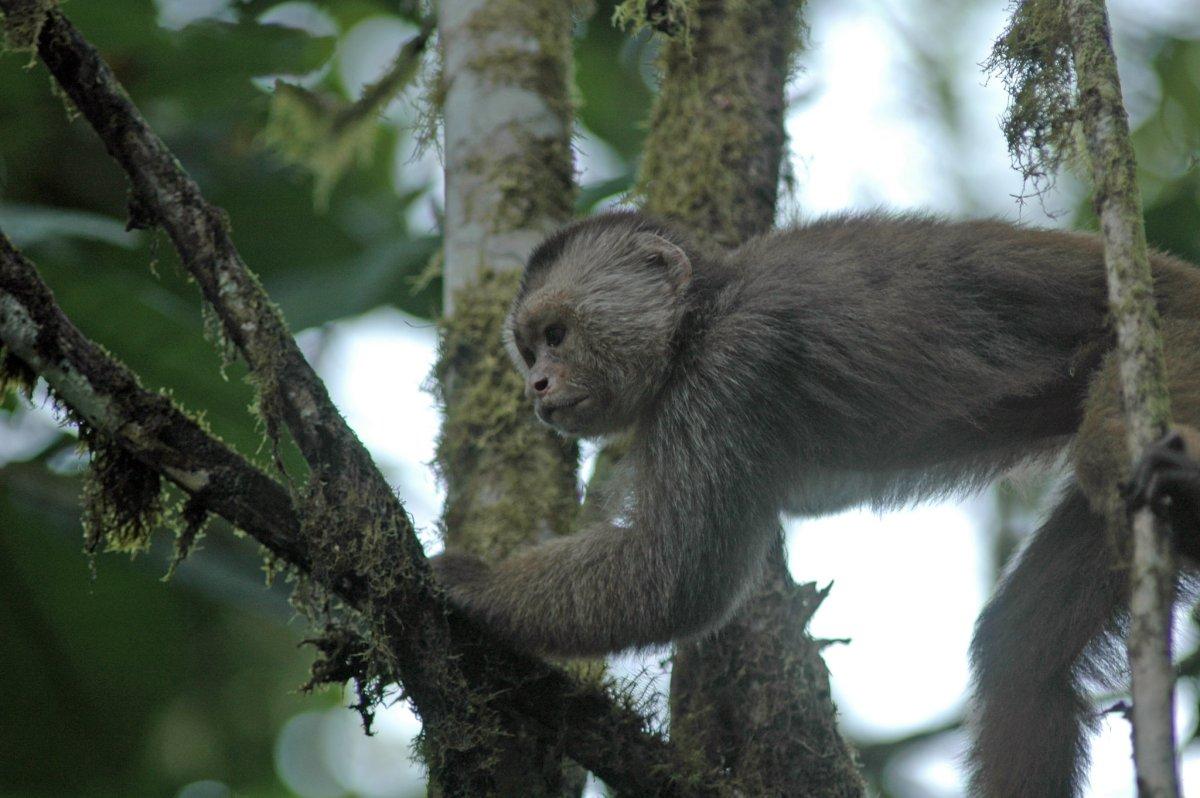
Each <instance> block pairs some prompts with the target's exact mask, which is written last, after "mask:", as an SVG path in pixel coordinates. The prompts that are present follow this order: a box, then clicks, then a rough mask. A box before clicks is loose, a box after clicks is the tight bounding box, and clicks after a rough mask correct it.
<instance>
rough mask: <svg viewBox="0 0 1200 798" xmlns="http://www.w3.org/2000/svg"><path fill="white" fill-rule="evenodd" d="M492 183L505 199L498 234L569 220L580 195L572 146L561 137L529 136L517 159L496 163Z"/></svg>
mask: <svg viewBox="0 0 1200 798" xmlns="http://www.w3.org/2000/svg"><path fill="white" fill-rule="evenodd" d="M490 183H491V184H492V185H493V186H495V188H496V190H497V191H498V192H499V193H500V197H501V201H500V202H499V203H498V210H499V212H498V214H497V216H496V218H495V219H494V220H493V229H495V230H497V231H500V230H518V229H522V228H528V227H531V226H533V225H535V224H539V223H544V220H545V219H569V218H570V216H571V209H572V206H573V204H574V202H575V193H576V186H575V171H574V165H573V162H572V155H571V145H570V143H569V142H568V141H567V139H566V138H564V137H561V136H552V137H546V138H535V137H533V136H527V137H526V138H525V142H524V144H522V146H521V147H520V150H519V154H518V155H517V156H516V157H515V158H510V159H507V160H505V161H502V162H497V163H495V165H494V167H493V172H492V174H491V175H490Z"/></svg>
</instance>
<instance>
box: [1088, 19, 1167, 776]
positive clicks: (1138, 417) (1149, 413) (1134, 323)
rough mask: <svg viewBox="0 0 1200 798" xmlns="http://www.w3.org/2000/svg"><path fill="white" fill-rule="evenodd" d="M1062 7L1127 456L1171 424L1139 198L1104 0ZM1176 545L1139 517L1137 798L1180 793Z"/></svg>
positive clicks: (1134, 664) (1132, 658)
mask: <svg viewBox="0 0 1200 798" xmlns="http://www.w3.org/2000/svg"><path fill="white" fill-rule="evenodd" d="M1065 7H1066V13H1067V19H1068V24H1069V25H1070V28H1071V50H1072V54H1073V57H1074V64H1075V76H1076V82H1077V86H1078V92H1079V96H1078V108H1079V114H1080V119H1081V121H1082V122H1083V131H1084V137H1085V139H1086V141H1087V149H1088V152H1089V154H1090V155H1091V163H1092V180H1093V183H1094V186H1095V197H1094V204H1095V208H1096V215H1097V216H1098V217H1099V218H1100V228H1101V230H1102V232H1103V234H1104V263H1105V267H1106V270H1107V272H1108V297H1109V304H1110V306H1111V307H1112V312H1113V316H1114V319H1115V321H1116V327H1117V346H1118V350H1119V354H1120V366H1121V390H1122V394H1123V397H1124V405H1125V415H1126V420H1127V425H1128V428H1129V441H1128V442H1129V450H1130V452H1131V453H1136V452H1142V451H1145V449H1146V447H1147V446H1149V445H1150V444H1151V443H1152V442H1153V441H1154V440H1155V439H1157V438H1158V437H1160V436H1161V435H1162V434H1163V432H1164V431H1165V430H1166V426H1167V424H1168V423H1169V418H1170V406H1169V401H1168V397H1167V389H1166V366H1165V361H1164V359H1163V350H1162V336H1161V335H1160V333H1159V318H1158V311H1157V309H1156V308H1155V305H1154V281H1153V277H1152V275H1151V273H1150V261H1149V257H1148V255H1147V252H1146V231H1145V227H1144V224H1143V220H1142V198H1141V193H1140V191H1139V190H1138V185H1137V174H1136V169H1135V159H1134V153H1133V143H1132V142H1131V140H1130V138H1129V121H1128V119H1127V117H1126V113H1125V105H1124V102H1123V100H1122V99H1121V81H1120V78H1119V77H1118V75H1117V61H1116V57H1115V56H1114V55H1113V50H1112V39H1111V34H1110V31H1109V26H1108V14H1107V11H1106V9H1105V5H1104V0H1067V2H1066V5H1065ZM1170 537H1171V536H1170V530H1169V529H1168V528H1167V527H1166V525H1165V523H1161V522H1156V520H1155V517H1154V513H1153V512H1152V511H1151V510H1150V509H1149V508H1144V509H1142V510H1141V511H1139V512H1138V513H1137V514H1136V515H1135V516H1134V519H1133V563H1132V568H1131V573H1130V579H1131V593H1130V628H1129V641H1128V646H1129V662H1130V669H1131V671H1132V675H1133V749H1134V764H1135V766H1136V769H1137V783H1138V794H1139V795H1140V796H1143V798H1147V797H1153V798H1168V797H1173V796H1178V795H1179V777H1178V772H1177V765H1176V761H1175V728H1174V701H1173V697H1172V693H1173V690H1174V683H1175V673H1174V670H1173V669H1172V667H1171V608H1172V606H1173V604H1174V586H1175V567H1174V563H1173V559H1174V558H1173V551H1172V549H1171V540H1170Z"/></svg>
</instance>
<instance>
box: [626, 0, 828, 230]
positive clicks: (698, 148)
mask: <svg viewBox="0 0 1200 798" xmlns="http://www.w3.org/2000/svg"><path fill="white" fill-rule="evenodd" d="M691 5H692V7H693V8H692V10H693V12H694V13H695V14H696V16H697V19H698V20H703V24H699V23H697V25H696V26H695V29H694V30H693V31H692V33H691V35H690V41H688V42H685V41H682V40H681V39H679V38H675V39H672V40H670V41H668V42H667V43H666V45H665V46H664V47H663V48H662V55H661V57H660V70H661V72H662V74H663V81H662V86H661V89H660V92H659V96H658V99H657V100H656V101H655V104H654V109H653V111H652V112H651V119H650V126H649V134H648V136H647V138H646V146H645V155H644V157H643V159H642V163H641V167H640V169H639V172H638V180H637V185H636V187H635V190H634V192H633V193H634V196H635V197H636V198H637V199H639V200H641V201H642V202H643V203H644V205H645V208H646V210H648V211H649V212H651V213H653V214H655V215H658V216H662V217H666V218H670V219H674V220H676V221H678V222H680V223H682V224H683V225H685V226H687V227H688V228H689V229H690V230H692V231H693V234H694V235H696V236H697V237H698V238H701V239H703V240H704V241H705V242H707V243H715V244H718V245H722V246H734V245H736V244H738V243H740V242H741V241H743V240H744V239H746V238H747V237H749V236H750V235H753V234H754V233H757V232H761V231H762V230H764V229H766V228H767V227H769V226H770V223H771V220H772V219H773V218H774V215H775V202H776V194H777V189H778V175H779V169H780V163H781V160H782V157H781V156H782V152H783V148H784V143H785V135H784V130H783V110H784V109H783V105H782V103H781V102H780V101H779V98H780V97H781V96H782V95H783V85H784V83H785V82H786V79H787V74H788V72H789V71H790V69H791V68H792V64H793V59H794V55H795V52H796V50H797V47H798V41H799V39H800V37H801V36H802V34H803V30H804V29H803V26H802V24H801V22H800V20H799V10H800V7H801V5H802V3H801V0H781V2H770V3H747V2H730V3H725V2H721V1H720V0H692V3H691ZM713 63H720V64H722V68H721V69H713V68H711V64H713Z"/></svg>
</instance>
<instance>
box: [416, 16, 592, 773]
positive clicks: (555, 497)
mask: <svg viewBox="0 0 1200 798" xmlns="http://www.w3.org/2000/svg"><path fill="white" fill-rule="evenodd" d="M438 14H439V25H440V36H441V44H442V64H443V71H442V75H441V80H442V89H443V92H444V93H443V101H442V102H443V108H442V110H443V119H444V123H445V148H444V159H445V175H446V219H445V260H444V266H443V280H444V292H445V293H444V307H445V319H444V321H443V322H442V325H441V341H440V347H439V358H438V364H437V366H436V369H435V376H436V378H437V392H438V395H439V398H440V399H441V400H442V404H443V408H444V411H445V415H444V423H443V426H442V432H441V436H440V439H439V441H438V450H437V468H438V471H439V474H440V475H441V478H442V480H443V482H444V483H445V486H446V506H445V510H444V514H443V517H442V520H443V528H444V529H445V530H446V543H447V545H448V546H450V547H453V548H456V549H460V550H465V551H470V552H473V553H475V554H478V555H480V556H482V557H485V558H487V559H499V558H502V557H504V556H506V555H507V554H509V553H510V552H511V551H512V550H513V549H515V548H517V547H519V546H522V545H526V544H530V543H536V542H538V541H541V540H545V539H546V538H548V537H550V536H552V535H555V534H562V533H563V532H564V531H567V530H569V529H570V528H571V526H572V522H573V520H574V517H575V514H576V511H577V507H578V495H577V490H576V476H575V469H576V462H577V459H578V452H577V450H576V447H575V445H574V444H573V443H568V442H566V441H564V440H563V439H562V438H560V437H558V436H556V435H553V434H552V433H550V432H548V431H547V430H545V429H544V428H542V427H540V426H539V425H537V424H536V422H535V421H534V418H533V414H532V413H531V412H530V410H529V407H528V404H527V403H526V402H525V400H524V397H523V395H522V388H523V386H522V382H521V378H520V377H519V375H518V374H517V373H516V372H515V370H514V369H513V367H512V364H511V363H509V362H508V357H507V355H506V354H505V352H504V347H503V346H502V344H501V340H502V339H501V331H502V326H503V321H504V317H505V315H506V313H507V312H508V306H509V303H510V302H511V300H512V296H513V294H514V293H515V290H516V286H517V281H518V279H519V277H520V271H521V268H522V267H523V266H524V263H525V259H526V257H527V256H528V255H529V253H530V251H531V250H532V249H533V247H534V246H535V245H536V244H537V242H538V241H540V240H541V239H542V238H543V237H544V236H545V235H546V234H547V233H549V232H550V231H551V230H553V229H554V228H556V227H557V226H559V225H561V224H562V223H563V222H565V221H567V220H568V219H569V218H570V214H571V209H572V203H573V200H574V183H573V166H572V155H571V148H570V133H571V105H570V101H569V89H568V86H569V79H570V64H571V42H570V32H571V9H570V6H569V5H568V4H566V3H561V2H556V0H456V1H455V2H452V3H441V4H440V5H439V10H438ZM495 772H496V782H497V785H498V790H497V794H498V795H527V796H535V797H536V796H561V795H578V794H579V792H580V790H581V789H582V786H583V779H584V776H585V773H584V771H583V770H582V769H580V768H579V767H578V766H575V765H571V764H566V765H565V766H564V762H563V760H562V754H561V751H559V750H557V749H555V748H553V747H550V746H547V745H545V744H544V743H543V742H539V741H538V740H537V739H536V738H535V737H534V736H533V735H532V734H531V733H529V732H528V731H527V730H526V729H524V728H522V726H521V724H517V726H516V728H515V730H514V734H513V735H512V736H511V738H509V740H508V745H507V750H506V751H505V752H504V755H503V757H502V761H500V762H498V763H497V764H496V769H495Z"/></svg>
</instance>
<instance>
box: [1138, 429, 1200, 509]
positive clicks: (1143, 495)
mask: <svg viewBox="0 0 1200 798" xmlns="http://www.w3.org/2000/svg"><path fill="white" fill-rule="evenodd" d="M1197 457H1200V432H1197V431H1196V430H1194V429H1192V428H1191V427H1177V428H1175V429H1173V430H1171V431H1170V432H1168V433H1167V434H1166V435H1164V436H1163V437H1162V438H1160V439H1159V440H1158V441H1156V442H1155V443H1154V444H1152V445H1151V446H1150V447H1149V448H1148V449H1147V450H1146V452H1145V454H1143V455H1142V459H1141V460H1140V461H1139V462H1138V463H1137V464H1136V465H1135V466H1134V469H1133V478H1132V479H1131V480H1130V482H1129V484H1128V485H1127V486H1126V487H1125V490H1124V493H1125V501H1126V505H1127V507H1128V508H1129V511H1130V512H1134V511H1136V510H1139V509H1141V508H1142V507H1146V506H1149V507H1150V508H1151V509H1152V510H1154V512H1155V513H1156V514H1158V515H1162V516H1166V515H1167V514H1168V513H1169V512H1170V513H1171V514H1172V515H1174V514H1175V513H1174V512H1171V511H1172V510H1174V511H1178V510H1180V509H1182V508H1183V507H1185V506H1187V507H1200V460H1198V459H1197ZM1172 520H1176V519H1172ZM1189 520H1197V519H1189Z"/></svg>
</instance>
